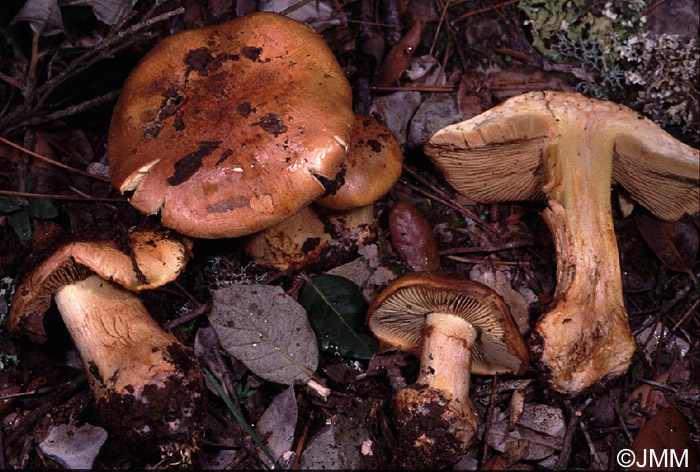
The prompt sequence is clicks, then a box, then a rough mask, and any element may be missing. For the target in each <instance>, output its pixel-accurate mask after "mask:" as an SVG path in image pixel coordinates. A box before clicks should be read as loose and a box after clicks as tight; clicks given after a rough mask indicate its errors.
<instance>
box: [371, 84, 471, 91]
mask: <svg viewBox="0 0 700 472" xmlns="http://www.w3.org/2000/svg"><path fill="white" fill-rule="evenodd" d="M458 88H459V87H457V86H456V85H415V86H411V85H406V86H388V87H379V86H370V88H369V91H370V92H400V91H409V92H411V91H413V92H456V91H457V89H458Z"/></svg>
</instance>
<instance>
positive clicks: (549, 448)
mask: <svg viewBox="0 0 700 472" xmlns="http://www.w3.org/2000/svg"><path fill="white" fill-rule="evenodd" d="M508 428H509V415H508V414H507V413H506V412H504V411H501V410H500V409H498V408H496V409H494V414H493V422H492V423H491V428H490V429H489V435H488V439H487V441H488V444H489V446H491V447H493V448H494V449H496V450H497V451H498V452H501V453H505V452H507V451H510V453H511V455H512V453H513V450H514V449H518V448H520V447H521V445H519V444H518V443H519V442H520V441H526V442H527V444H526V445H524V446H525V447H524V448H523V450H522V455H521V457H518V458H517V459H516V458H514V457H511V458H510V459H511V460H512V461H513V462H515V461H516V460H520V459H523V460H542V459H544V458H546V457H549V456H551V455H552V454H553V453H554V452H555V451H557V450H559V449H561V445H562V441H563V440H564V434H565V432H566V422H565V421H564V414H563V413H562V411H561V410H560V409H559V408H555V407H552V406H549V405H543V404H533V403H528V404H526V405H525V408H524V409H523V412H522V414H521V415H520V418H519V419H518V421H517V423H516V426H515V428H514V429H513V431H509V430H508ZM509 443H514V444H509Z"/></svg>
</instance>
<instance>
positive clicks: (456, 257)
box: [447, 256, 530, 266]
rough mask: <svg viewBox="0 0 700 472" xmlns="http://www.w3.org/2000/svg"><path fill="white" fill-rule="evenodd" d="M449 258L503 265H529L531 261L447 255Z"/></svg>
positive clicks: (470, 262) (458, 260)
mask: <svg viewBox="0 0 700 472" xmlns="http://www.w3.org/2000/svg"><path fill="white" fill-rule="evenodd" d="M447 258H448V259H452V260H453V261H457V262H466V263H468V264H481V263H484V262H488V263H489V264H495V265H498V264H502V265H517V266H520V265H524V266H529V265H530V262H529V261H522V262H521V261H496V260H491V259H472V258H470V257H460V256H447Z"/></svg>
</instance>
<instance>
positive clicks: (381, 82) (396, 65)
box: [376, 18, 423, 87]
mask: <svg viewBox="0 0 700 472" xmlns="http://www.w3.org/2000/svg"><path fill="white" fill-rule="evenodd" d="M422 30H423V21H422V20H421V19H420V18H418V19H416V22H415V23H414V24H413V26H412V27H411V29H410V30H409V31H408V33H406V36H404V37H403V38H401V41H399V42H398V43H397V44H396V45H394V47H393V48H391V49H390V50H389V52H388V53H387V55H386V57H385V58H384V61H382V64H381V65H380V66H379V73H378V74H377V80H376V83H377V86H379V87H389V86H391V85H393V83H394V82H396V81H397V80H399V78H400V77H401V74H403V73H404V71H405V70H406V69H408V65H409V64H410V62H411V58H413V54H414V53H415V52H416V48H417V47H418V45H419V44H420V37H421V32H422Z"/></svg>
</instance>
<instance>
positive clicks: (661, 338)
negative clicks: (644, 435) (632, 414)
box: [639, 315, 666, 428]
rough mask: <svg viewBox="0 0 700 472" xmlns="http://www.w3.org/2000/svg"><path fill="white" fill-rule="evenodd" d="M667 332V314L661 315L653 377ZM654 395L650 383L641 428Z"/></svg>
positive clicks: (652, 386)
mask: <svg viewBox="0 0 700 472" xmlns="http://www.w3.org/2000/svg"><path fill="white" fill-rule="evenodd" d="M665 332H666V315H664V316H662V317H661V334H660V335H659V343H658V344H657V345H656V359H654V372H653V373H652V374H651V377H652V378H656V373H657V372H658V370H659V357H660V356H661V346H662V345H663V343H664V334H665ZM653 396H654V384H650V385H649V393H647V401H646V403H645V404H644V413H645V414H644V416H642V424H641V425H639V427H640V428H643V427H644V423H646V421H647V416H648V414H649V410H651V400H652V397H653Z"/></svg>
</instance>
